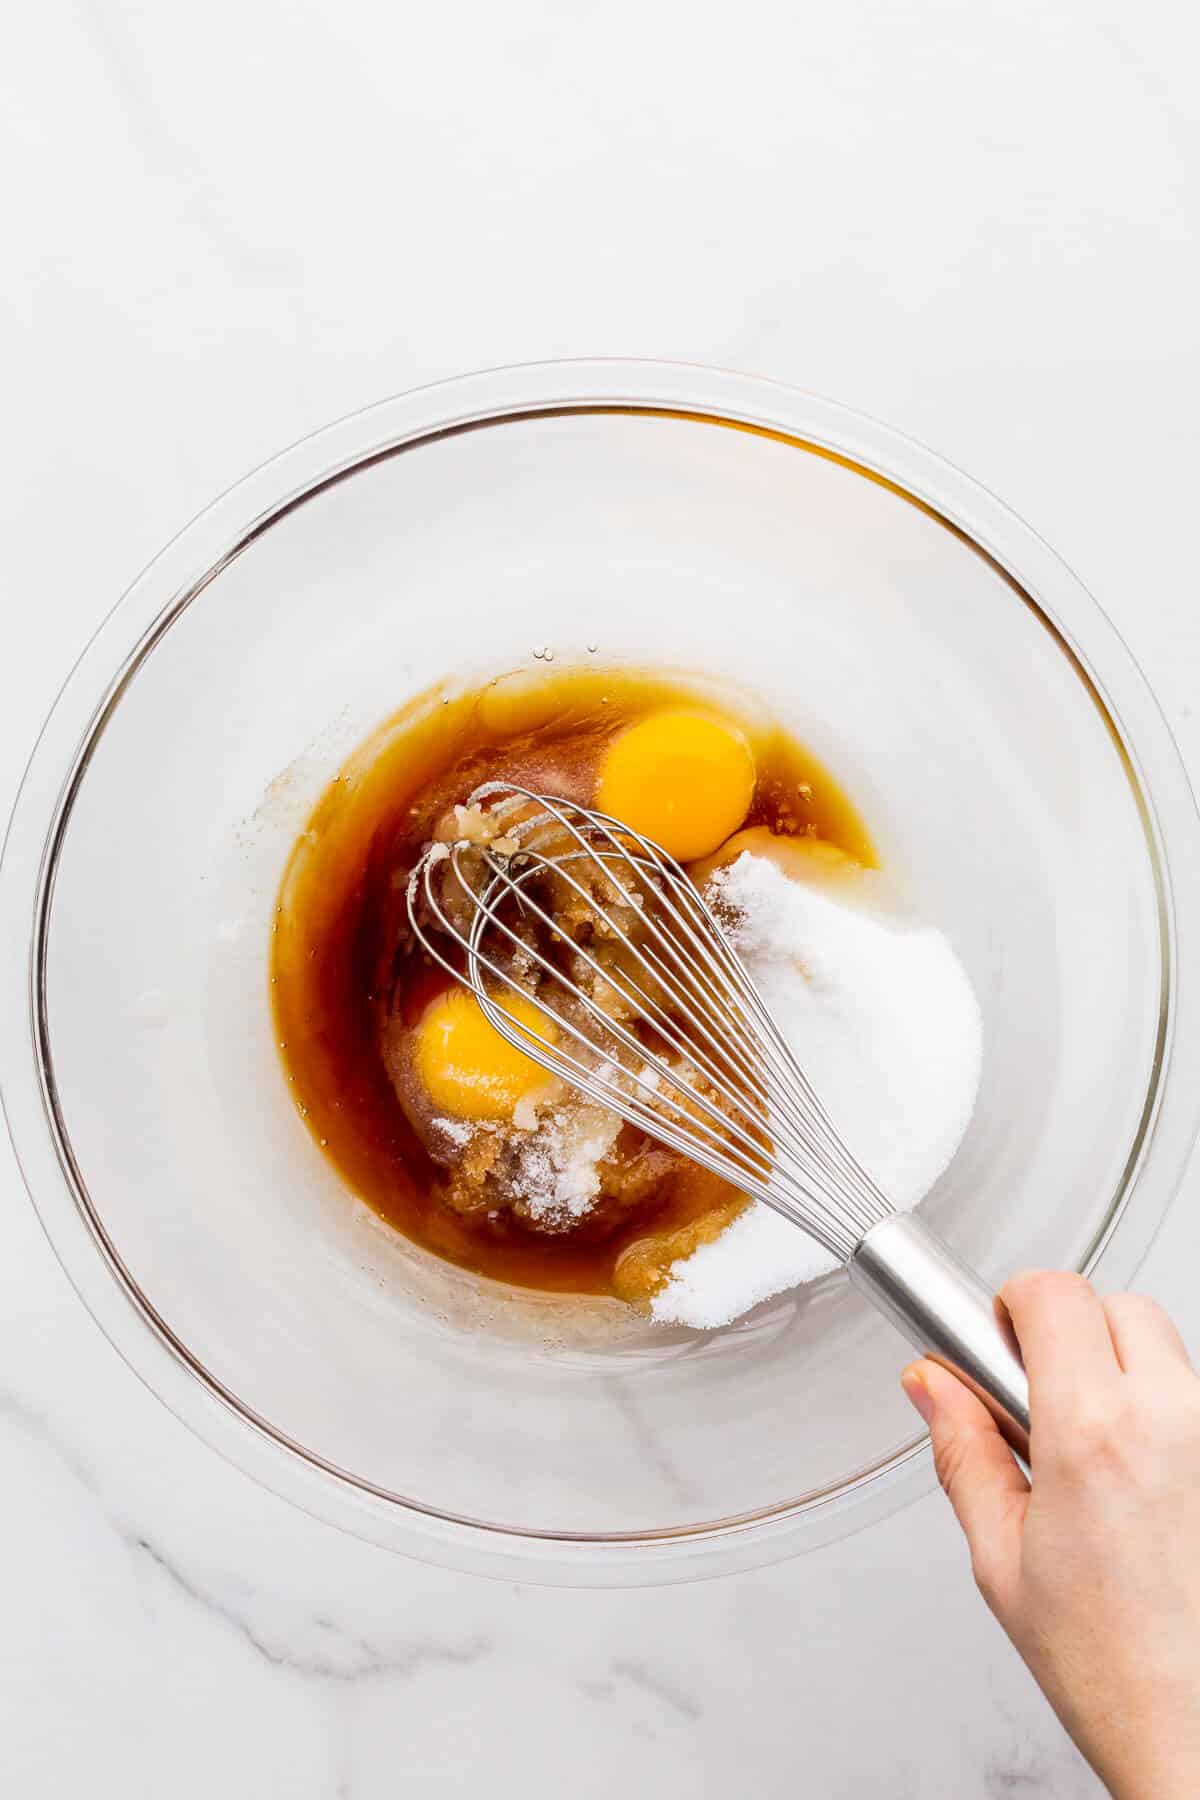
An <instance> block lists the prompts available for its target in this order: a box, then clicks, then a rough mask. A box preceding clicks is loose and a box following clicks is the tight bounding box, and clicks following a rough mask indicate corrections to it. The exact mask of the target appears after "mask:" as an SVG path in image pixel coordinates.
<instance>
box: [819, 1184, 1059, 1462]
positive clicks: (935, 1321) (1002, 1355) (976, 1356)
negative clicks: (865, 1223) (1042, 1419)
mask: <svg viewBox="0 0 1200 1800" xmlns="http://www.w3.org/2000/svg"><path fill="white" fill-rule="evenodd" d="M850 1279H851V1281H852V1282H853V1283H854V1285H855V1286H856V1287H857V1288H860V1289H861V1290H862V1292H863V1293H864V1294H866V1295H867V1297H868V1299H870V1300H871V1301H872V1302H873V1303H874V1305H875V1306H877V1307H878V1308H879V1311H880V1312H881V1313H882V1314H883V1315H884V1317H885V1318H887V1319H890V1320H891V1322H892V1324H893V1325H894V1326H895V1327H896V1329H897V1330H898V1331H899V1332H901V1333H902V1335H903V1336H904V1337H906V1338H907V1339H908V1341H909V1342H910V1343H911V1344H913V1345H915V1347H916V1348H917V1349H918V1350H920V1351H921V1352H922V1354H923V1355H925V1356H928V1357H931V1358H932V1359H933V1361H934V1362H937V1363H941V1364H942V1366H943V1367H944V1368H947V1369H949V1370H950V1371H951V1372H952V1373H953V1374H955V1375H957V1376H958V1378H959V1380H960V1381H963V1382H965V1383H966V1385H967V1386H968V1387H969V1388H971V1389H972V1390H973V1392H974V1393H976V1394H978V1396H979V1398H980V1399H981V1400H982V1401H983V1403H984V1405H985V1406H986V1407H987V1409H988V1411H989V1412H990V1413H991V1414H992V1417H993V1418H994V1419H995V1420H996V1423H997V1424H998V1425H999V1427H1000V1429H1001V1431H1002V1432H1003V1433H1004V1436H1005V1438H1006V1439H1007V1440H1008V1442H1009V1444H1011V1446H1012V1448H1013V1449H1014V1450H1015V1451H1016V1452H1017V1454H1018V1456H1020V1457H1021V1458H1022V1459H1023V1460H1024V1461H1025V1462H1028V1460H1029V1382H1028V1380H1027V1379H1026V1376H1025V1367H1024V1364H1023V1363H1022V1361H1021V1353H1020V1351H1019V1350H1018V1348H1017V1340H1016V1337H1015V1336H1014V1334H1013V1329H1012V1325H1011V1323H1010V1321H1009V1317H1008V1313H1007V1312H1006V1311H1005V1308H1004V1304H1003V1302H1002V1301H1001V1300H999V1299H997V1297H996V1296H995V1294H993V1293H992V1291H991V1289H990V1288H988V1287H987V1286H986V1284H985V1283H984V1282H982V1281H981V1280H980V1279H979V1276H978V1275H976V1274H975V1273H974V1271H973V1270H972V1269H970V1268H968V1267H967V1265H966V1263H964V1262H960V1260H959V1258H958V1257H957V1256H955V1254H954V1252H953V1251H952V1250H951V1249H950V1247H949V1245H947V1244H944V1243H943V1242H942V1240H941V1238H940V1237H938V1235H937V1233H936V1232H933V1231H930V1229H929V1227H928V1226H927V1225H925V1224H923V1223H922V1222H921V1220H920V1219H916V1218H914V1217H913V1216H912V1215H911V1214H910V1213H895V1214H893V1215H892V1216H891V1217H890V1218H887V1219H884V1220H883V1222H882V1224H879V1225H875V1226H873V1227H872V1228H871V1230H870V1231H868V1233H867V1235H866V1237H865V1238H864V1239H863V1240H862V1243H861V1244H860V1245H859V1246H858V1249H857V1250H856V1251H855V1252H854V1255H853V1256H852V1257H851V1259H850Z"/></svg>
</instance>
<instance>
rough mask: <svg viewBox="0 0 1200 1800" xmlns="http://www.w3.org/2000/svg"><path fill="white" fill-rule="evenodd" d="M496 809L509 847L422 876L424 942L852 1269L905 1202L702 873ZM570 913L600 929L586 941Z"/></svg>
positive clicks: (575, 825) (564, 818)
mask: <svg viewBox="0 0 1200 1800" xmlns="http://www.w3.org/2000/svg"><path fill="white" fill-rule="evenodd" d="M485 803H491V804H489V805H488V807H487V814H486V816H487V818H488V819H489V821H490V822H491V823H492V824H493V826H494V827H500V828H502V835H501V832H499V831H498V832H496V834H495V836H494V837H493V838H492V840H491V841H490V842H485V843H471V842H469V841H467V840H463V841H460V842H459V843H456V844H454V845H445V844H436V845H433V846H431V847H430V848H429V849H428V850H427V851H426V852H425V854H424V856H423V857H422V858H421V860H420V862H419V863H418V864H417V867H416V868H415V869H414V870H413V872H412V875H411V877H410V879H409V883H408V893H407V904H408V916H409V922H410V925H411V928H412V931H413V934H414V937H415V938H416V940H417V941H418V942H419V943H420V944H421V946H422V948H423V949H424V950H425V951H426V952H427V953H428V954H429V955H430V956H431V957H432V958H433V959H434V960H435V961H436V962H437V963H438V964H439V965H440V966H441V967H442V968H443V969H445V970H446V971H447V972H448V973H449V974H450V975H452V976H453V977H454V979H455V980H456V981H458V982H460V983H462V985H464V986H465V987H467V988H469V989H470V991H471V992H472V993H474V995H475V997H476V999H477V1000H478V1002H479V1005H480V1007H481V1008H482V1010H483V1013H484V1016H485V1017H486V1018H487V1020H488V1021H489V1023H490V1024H491V1025H492V1026H493V1027H494V1029H495V1030H496V1031H498V1032H499V1033H500V1034H501V1036H502V1037H504V1038H505V1039H506V1040H507V1041H508V1042H509V1043H510V1044H513V1045H514V1046H515V1047H516V1048H517V1049H519V1050H522V1051H524V1052H525V1054H526V1055H528V1056H530V1057H532V1058H533V1060H534V1061H535V1062H537V1063H539V1064H541V1065H542V1066H543V1067H544V1068H545V1069H547V1070H548V1071H549V1072H550V1073H552V1074H554V1075H556V1076H558V1077H560V1078H561V1079H562V1080H565V1081H566V1082H568V1083H569V1084H570V1085H571V1086H572V1087H574V1088H575V1089H577V1090H578V1091H579V1092H581V1093H583V1094H584V1095H586V1096H587V1097H588V1098H589V1099H592V1100H595V1101H597V1102H598V1103H600V1104H601V1105H604V1106H606V1107H609V1108H611V1109H612V1110H613V1111H615V1112H616V1113H617V1114H619V1115H620V1116H621V1117H622V1118H623V1119H625V1120H626V1121H627V1122H628V1123H630V1124H631V1125H634V1126H635V1127H637V1128H638V1129H639V1130H642V1131H644V1132H645V1133H646V1134H647V1135H648V1136H650V1137H653V1138H655V1139H657V1140H658V1141H659V1142H661V1143H663V1144H666V1145H667V1146H668V1147H669V1148H671V1149H673V1150H676V1151H678V1152H680V1153H681V1154H683V1155H686V1156H688V1157H689V1158H691V1160H693V1161H694V1162H697V1163H699V1164H700V1165H701V1166H702V1167H704V1168H706V1169H708V1170H710V1171H711V1172H712V1173H713V1174H715V1175H718V1176H720V1177H721V1178H722V1179H724V1180H726V1181H728V1182H731V1183H732V1184H733V1185H734V1186H735V1187H737V1188H739V1189H740V1190H741V1191H742V1192H744V1193H746V1194H748V1195H750V1196H751V1197H753V1198H755V1199H759V1200H762V1201H764V1202H765V1203H766V1204H767V1205H769V1206H771V1207H773V1208H775V1210H776V1211H778V1212H781V1213H783V1214H784V1215H785V1216H786V1217H787V1218H789V1219H790V1220H791V1221H792V1222H793V1223H794V1224H798V1225H800V1226H801V1227H803V1229H805V1230H806V1231H808V1232H809V1233H810V1235H811V1236H813V1237H814V1238H816V1239H817V1240H818V1241H819V1242H820V1243H821V1244H823V1245H824V1246H825V1248H826V1249H827V1250H829V1251H830V1252H831V1253H832V1254H834V1255H835V1256H837V1257H839V1258H840V1259H842V1260H843V1261H845V1260H848V1259H849V1258H850V1257H851V1256H852V1255H853V1254H854V1251H855V1249H856V1247H857V1246H858V1244H859V1243H860V1241H861V1240H862V1239H863V1237H864V1236H865V1235H866V1233H867V1232H868V1231H869V1230H870V1229H871V1228H872V1227H873V1226H874V1225H877V1224H878V1223H880V1222H881V1221H882V1220H883V1219H885V1218H886V1217H888V1216H889V1214H891V1213H892V1211H893V1209H892V1207H891V1204H890V1202H889V1201H888V1200H887V1198H886V1197H885V1196H884V1195H883V1194H882V1192H881V1191H880V1190H879V1188H878V1187H877V1186H876V1184H875V1182H874V1181H873V1180H872V1179H871V1177H870V1175H869V1174H868V1173H867V1172H866V1170H864V1169H863V1168H862V1166H861V1165H860V1164H859V1163H858V1161H857V1160H856V1158H855V1157H854V1156H853V1154H852V1153H851V1152H850V1151H849V1150H848V1149H847V1148H846V1146H845V1144H844V1143H843V1142H842V1140H841V1138H840V1136H839V1134H838V1132H837V1130H836V1128H835V1127H834V1125H833V1123H832V1121H831V1120H830V1118H829V1116H828V1114H827V1113H826V1110H825V1108H824V1106H823V1105H822V1103H821V1101H820V1099H819V1097H818V1096H817V1094H816V1093H815V1092H814V1090H813V1088H812V1086H811V1084H810V1083H809V1081H808V1079H807V1077H806V1076H805V1074H804V1071H803V1069H802V1067H801V1066H800V1064H799V1063H798V1062H797V1060H796V1057H795V1055H794V1053H793V1051H792V1049H791V1047H790V1045H789V1044H788V1042H787V1040H786V1038H785V1037H784V1035H783V1033H782V1031H781V1030H780V1029H779V1026H778V1024H777V1022H776V1021H775V1019H774V1018H773V1017H772V1015H771V1012H770V1009H769V1008H768V1007H767V1005H766V1003H765V1002H764V1000H763V998H762V995H761V994H760V992H759V990H758V989H757V987H756V986H755V984H754V982H753V980H752V979H751V977H750V975H749V974H748V972H747V970H746V968H745V965H744V964H743V963H742V961H741V959H740V957H739V956H738V954H737V952H736V950H735V949H734V947H733V945H732V943H731V942H730V940H729V938H728V936H727V934H726V932H725V930H724V928H723V926H722V924H721V922H720V920H719V919H718V918H717V916H716V915H715V913H714V912H713V910H712V908H711V907H709V906H708V905H707V903H706V902H705V900H704V898H703V897H702V895H701V894H700V893H699V891H698V889H697V888H696V886H695V884H694V883H693V882H692V881H691V880H690V878H689V877H688V875H687V874H686V872H685V871H684V870H683V869H682V868H681V867H680V865H679V864H678V863H677V862H676V861H675V860H674V859H673V858H672V857H670V856H668V855H667V853H666V852H665V851H663V850H662V849H661V848H660V847H659V846H658V845H657V844H655V843H654V842H653V841H652V840H651V839H649V838H647V837H645V836H643V835H642V834H641V833H640V832H637V831H635V830H633V829H632V828H630V827H628V826H626V825H624V824H623V823H622V822H621V821H620V820H619V819H614V818H613V817H612V816H611V815H609V814H607V813H604V812H600V811H596V810H593V809H590V808H587V807H582V806H578V805H576V804H575V803H574V802H571V801H565V800H560V799H557V798H555V797H554V796H552V795H545V794H539V793H536V792H534V791H532V790H530V789H527V788H524V787H521V786H519V785H516V784H509V783H496V782H492V783H486V784H485V785H484V786H483V787H481V788H478V789H477V790H476V792H475V793H474V794H473V795H472V796H471V802H470V804H472V805H478V806H483V805H484V804H485ZM514 815H515V816H514ZM496 837H499V838H500V842H501V846H502V847H501V848H496V847H495V841H496ZM447 883H449V884H451V885H450V886H449V888H448V889H447ZM547 883H551V884H553V885H552V886H551V891H550V893H549V894H547V893H546V892H545V891H544V890H545V886H546V884H547ZM444 890H445V891H444ZM564 902H567V903H570V902H574V903H576V904H577V905H578V906H579V907H581V908H582V912H581V913H580V914H579V917H580V918H581V919H582V920H583V921H585V922H586V923H587V924H588V925H589V927H590V928H591V929H590V930H587V931H583V930H581V931H578V932H577V933H576V934H575V935H574V936H571V935H570V930H569V927H568V926H567V923H566V921H565V919H564V918H563V916H562V904H563V903H564ZM514 914H515V917H514ZM564 960H565V961H566V962H567V964H568V966H567V967H564ZM581 978H582V979H581ZM504 993H508V994H512V995H515V996H518V997H520V998H521V999H523V1000H525V1001H526V1002H532V1004H533V1007H534V1009H535V1011H536V1013H537V1014H538V1015H539V1016H540V1018H541V1019H542V1020H543V1021H544V1022H545V1026H546V1030H545V1031H539V1030H538V1029H537V1027H536V1025H534V1024H531V1023H529V1022H528V1020H527V1011H524V1010H523V1013H522V1016H521V1017H516V1016H514V1014H513V1012H511V1011H510V1010H508V1009H507V1008H506V1007H505V1006H504V1005H503V1004H502V1003H501V1000H500V999H498V998H497V996H498V995H503V994H504Z"/></svg>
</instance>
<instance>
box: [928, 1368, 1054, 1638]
mask: <svg viewBox="0 0 1200 1800" xmlns="http://www.w3.org/2000/svg"><path fill="white" fill-rule="evenodd" d="M901 1383H902V1386H903V1388H904V1392H905V1393H906V1394H907V1396H908V1398H909V1399H910V1400H911V1401H912V1403H913V1405H914V1406H915V1407H916V1409H917V1411H918V1412H919V1413H920V1415H921V1417H922V1418H923V1419H924V1420H925V1423H926V1424H927V1425H928V1427H929V1435H930V1437H931V1439H932V1440H933V1465H934V1468H935V1469H936V1470H937V1478H938V1480H939V1481H940V1482H941V1484H942V1487H943V1488H944V1489H945V1492H946V1497H947V1499H948V1500H949V1501H950V1504H951V1506H952V1507H953V1508H954V1513H955V1517H956V1518H957V1520H958V1522H959V1524H960V1525H961V1526H962V1529H963V1535H964V1536H965V1538H966V1540H967V1546H968V1548H969V1550H970V1552H971V1566H972V1568H973V1570H974V1572H975V1579H976V1581H977V1582H978V1584H979V1588H980V1591H981V1593H982V1594H983V1597H984V1599H985V1600H986V1601H987V1603H988V1605H989V1606H990V1607H991V1608H992V1610H993V1611H994V1612H999V1611H1002V1610H1003V1606H1004V1599H1005V1595H1006V1593H1010V1592H1011V1591H1012V1588H1013V1585H1014V1583H1015V1581H1016V1576H1017V1570H1018V1566H1019V1560H1020V1553H1021V1528H1022V1526H1023V1525H1024V1522H1025V1509H1026V1507H1027V1506H1028V1503H1029V1483H1028V1482H1027V1481H1026V1479H1025V1476H1024V1475H1023V1474H1022V1472H1021V1470H1020V1469H1019V1468H1018V1466H1017V1463H1016V1461H1015V1460H1014V1458H1013V1455H1012V1452H1011V1451H1010V1450H1009V1448H1008V1445H1007V1444H1006V1443H1005V1441H1004V1439H1003V1438H1002V1437H1001V1436H1000V1432H999V1430H998V1429H997V1426H996V1422H995V1420H994V1419H993V1418H992V1415H991V1413H990V1412H989V1411H988V1409H987V1407H986V1406H984V1404H983V1402H982V1401H981V1400H978V1399H977V1398H976V1396H975V1395H974V1394H973V1393H972V1392H971V1390H970V1389H969V1388H968V1387H965V1386H964V1385H963V1383H962V1382H961V1381H959V1380H958V1379H957V1377H956V1376H954V1375H952V1374H951V1373H950V1372H949V1370H948V1369H943V1368H942V1367H941V1366H940V1365H939V1364H938V1363H935V1362H930V1361H929V1359H928V1358H924V1359H923V1360H922V1361H920V1362H916V1363H911V1364H910V1365H909V1367H908V1368H907V1369H905V1371H904V1374H903V1376H902V1377H901Z"/></svg>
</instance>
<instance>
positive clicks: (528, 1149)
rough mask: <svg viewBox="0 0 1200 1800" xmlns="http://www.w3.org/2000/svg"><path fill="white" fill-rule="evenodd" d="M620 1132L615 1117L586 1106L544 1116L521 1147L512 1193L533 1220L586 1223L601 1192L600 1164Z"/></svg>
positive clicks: (606, 1110) (596, 1108)
mask: <svg viewBox="0 0 1200 1800" xmlns="http://www.w3.org/2000/svg"><path fill="white" fill-rule="evenodd" d="M620 1129H621V1121H620V1119H619V1118H618V1117H617V1115H616V1113H613V1112H610V1111H609V1110H608V1108H607V1107H606V1106H595V1105H591V1104H588V1103H587V1102H582V1103H576V1104H574V1105H568V1106H565V1107H557V1108H555V1109H554V1110H553V1111H552V1112H550V1113H549V1114H548V1115H545V1116H543V1117H542V1118H541V1120H540V1121H539V1122H538V1125H537V1134H536V1136H535V1137H534V1138H532V1140H531V1141H530V1142H529V1143H527V1144H524V1145H522V1147H521V1151H520V1154H519V1156H518V1158H517V1166H516V1170H515V1172H514V1174H513V1177H512V1191H513V1193H514V1194H515V1195H516V1197H517V1199H518V1200H523V1201H524V1202H525V1206H526V1209H527V1211H528V1212H529V1213H530V1215H531V1217H533V1218H535V1219H544V1220H548V1221H550V1220H558V1221H564V1220H566V1219H582V1218H583V1217H584V1215H585V1214H586V1213H589V1212H590V1211H591V1209H592V1202H593V1201H594V1200H595V1198H596V1195H597V1194H598V1193H599V1192H600V1173H599V1168H598V1164H600V1163H601V1162H603V1160H604V1158H605V1157H606V1156H607V1155H608V1153H609V1151H610V1150H611V1149H612V1147H613V1145H614V1144H615V1143H616V1141H617V1135H618V1133H619V1132H620Z"/></svg>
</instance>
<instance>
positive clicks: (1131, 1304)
mask: <svg viewBox="0 0 1200 1800" xmlns="http://www.w3.org/2000/svg"><path fill="white" fill-rule="evenodd" d="M1104 1313H1105V1317H1106V1319H1107V1320H1108V1330H1109V1335H1110V1337H1111V1338H1112V1341H1113V1348H1114V1350H1115V1351H1116V1353H1117V1360H1118V1361H1119V1363H1120V1365H1121V1367H1122V1369H1124V1370H1125V1372H1126V1374H1133V1373H1136V1372H1137V1371H1138V1370H1139V1369H1145V1370H1146V1371H1147V1373H1151V1372H1154V1371H1158V1370H1161V1371H1162V1372H1164V1373H1166V1372H1168V1371H1177V1370H1179V1369H1181V1368H1182V1369H1190V1368H1191V1366H1192V1364H1191V1358H1190V1357H1189V1356H1188V1353H1187V1346H1186V1345H1185V1344H1184V1341H1183V1339H1182V1338H1181V1337H1180V1335H1179V1333H1178V1331H1176V1329H1175V1327H1174V1325H1173V1324H1172V1323H1171V1320H1170V1319H1169V1318H1168V1316H1167V1314H1166V1313H1165V1312H1164V1311H1163V1309H1162V1307H1161V1306H1160V1305H1159V1304H1158V1302H1157V1301H1156V1300H1151V1299H1150V1298H1149V1296H1148V1295H1146V1294H1113V1295H1111V1296H1110V1297H1109V1298H1108V1299H1107V1300H1105V1302H1104Z"/></svg>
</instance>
